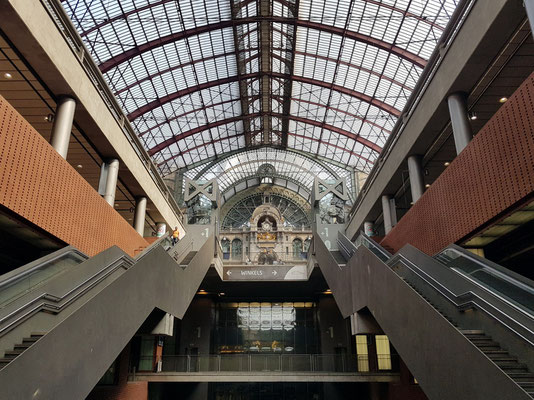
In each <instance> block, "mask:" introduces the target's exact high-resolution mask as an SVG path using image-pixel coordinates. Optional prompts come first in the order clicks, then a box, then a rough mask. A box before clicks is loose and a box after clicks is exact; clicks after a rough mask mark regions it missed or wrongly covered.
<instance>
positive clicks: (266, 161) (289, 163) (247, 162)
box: [194, 159, 339, 193]
mask: <svg viewBox="0 0 534 400" xmlns="http://www.w3.org/2000/svg"><path fill="white" fill-rule="evenodd" d="M273 161H274V162H278V163H281V164H287V165H291V166H296V167H297V168H298V169H299V170H302V169H304V168H302V167H300V166H298V165H297V164H295V163H292V162H286V161H277V160H268V159H263V160H249V161H246V162H243V163H240V164H238V165H233V166H231V167H230V168H227V169H225V170H224V171H223V172H221V174H223V175H224V174H228V173H229V172H230V171H234V170H236V169H238V168H240V167H242V166H243V165H248V164H260V165H261V164H264V163H272V162H273ZM219 162H220V161H219ZM207 172H209V171H204V173H203V174H202V175H200V174H197V175H195V178H194V179H195V180H197V179H201V177H202V176H203V175H204V174H205V173H207ZM266 176H267V175H258V174H257V173H255V174H251V175H248V177H261V178H263V177H266ZM269 176H271V175H269ZM272 176H273V177H275V178H284V179H286V178H287V179H289V180H290V181H292V182H294V183H298V181H297V180H296V179H293V178H290V177H289V176H287V175H284V174H281V173H276V174H273V175H272ZM332 176H333V177H334V178H336V179H339V175H338V174H336V173H333V174H332ZM242 179H245V178H242ZM310 193H311V192H310Z"/></svg>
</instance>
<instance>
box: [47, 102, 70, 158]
mask: <svg viewBox="0 0 534 400" xmlns="http://www.w3.org/2000/svg"><path fill="white" fill-rule="evenodd" d="M75 110H76V100H74V99H73V98H72V97H68V96H63V97H61V98H60V99H59V101H58V103H57V108H56V115H55V117H54V125H53V126H52V135H51V137H50V144H51V145H52V147H53V148H54V149H56V151H57V152H58V153H59V155H60V156H61V157H63V158H64V159H67V153H68V151H69V142H70V134H71V132H72V123H73V121H74V111H75Z"/></svg>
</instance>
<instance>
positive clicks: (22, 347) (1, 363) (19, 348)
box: [0, 332, 45, 370]
mask: <svg viewBox="0 0 534 400" xmlns="http://www.w3.org/2000/svg"><path fill="white" fill-rule="evenodd" d="M44 335H45V333H44V332H43V333H32V334H31V335H30V337H26V338H24V339H22V343H20V344H16V345H15V346H14V347H13V350H11V351H6V352H5V354H4V358H0V370H2V368H4V367H5V366H6V365H7V364H9V363H10V362H11V361H13V360H14V359H15V358H17V357H18V356H20V355H21V354H22V353H23V352H24V351H26V350H27V349H28V348H29V347H30V346H32V345H33V344H34V343H35V342H37V341H38V340H39V339H41V338H42V337H43V336H44Z"/></svg>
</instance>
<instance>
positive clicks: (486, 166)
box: [382, 74, 534, 254]
mask: <svg viewBox="0 0 534 400" xmlns="http://www.w3.org/2000/svg"><path fill="white" fill-rule="evenodd" d="M533 166H534V74H532V75H530V76H529V77H528V78H527V79H526V80H525V82H523V84H522V85H521V86H520V87H519V88H518V89H517V91H516V92H515V93H514V94H513V96H512V97H510V99H509V100H508V101H507V102H506V103H505V104H504V105H502V106H501V108H500V110H499V111H498V112H497V113H496V114H495V115H494V116H493V117H492V118H491V120H490V121H489V122H488V123H487V124H486V125H485V126H484V128H482V129H481V131H480V132H479V133H478V134H477V135H476V136H475V138H474V139H473V140H472V141H471V143H469V145H468V146H467V147H466V148H465V149H464V151H462V152H461V153H460V154H459V155H458V157H456V159H455V160H454V161H453V162H452V163H451V164H450V166H449V167H447V169H446V170H445V171H444V172H443V173H442V174H441V176H440V177H439V178H438V179H437V180H436V181H435V182H434V183H433V184H432V186H431V187H430V188H429V189H428V190H427V191H426V192H425V193H424V194H423V196H422V197H421V198H420V199H419V200H418V201H417V202H416V203H415V204H414V205H413V207H412V208H411V209H410V210H409V211H408V213H406V215H405V216H404V217H403V218H402V219H401V220H400V221H399V223H398V224H397V225H396V226H395V227H394V228H393V230H392V231H391V232H390V233H389V234H388V235H387V236H386V237H385V239H384V240H383V241H382V244H383V245H385V246H388V247H390V248H392V249H393V250H395V251H397V250H399V249H400V248H401V247H402V246H404V245H405V244H407V243H410V244H411V245H413V246H415V247H417V248H418V249H420V250H422V251H424V252H425V253H427V254H434V253H437V252H438V251H440V250H441V249H442V248H444V247H445V246H447V245H449V244H451V243H457V242H460V241H462V240H465V239H466V238H468V237H469V236H471V235H473V234H474V233H476V231H477V230H479V229H480V228H481V227H485V226H488V225H489V224H491V223H494V222H496V221H498V220H499V219H501V218H503V217H504V216H505V215H506V214H507V213H509V212H510V211H511V210H513V209H514V208H516V207H517V206H518V205H520V204H523V202H525V201H527V200H528V199H530V198H531V196H532V194H533V193H534V168H533Z"/></svg>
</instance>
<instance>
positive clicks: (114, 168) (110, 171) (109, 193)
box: [100, 159, 119, 207]
mask: <svg viewBox="0 0 534 400" xmlns="http://www.w3.org/2000/svg"><path fill="white" fill-rule="evenodd" d="M118 176H119V160H116V159H113V160H110V161H109V162H107V163H105V166H104V173H103V174H101V175H100V179H101V180H102V179H105V187H104V200H106V202H107V203H108V204H109V205H110V206H111V207H113V206H114V205H115V190H117V178H118ZM101 183H102V182H101Z"/></svg>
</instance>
